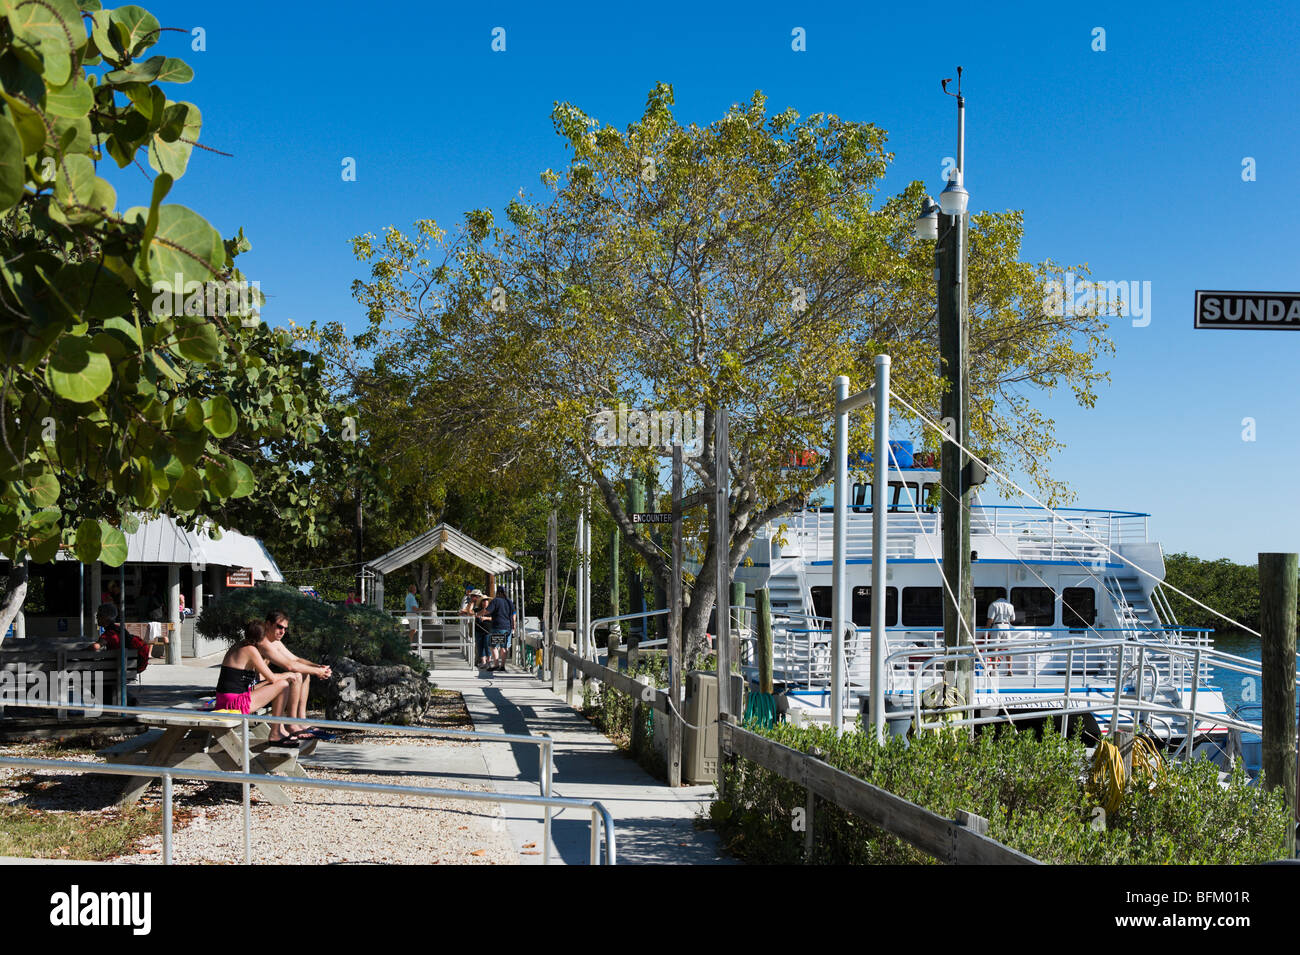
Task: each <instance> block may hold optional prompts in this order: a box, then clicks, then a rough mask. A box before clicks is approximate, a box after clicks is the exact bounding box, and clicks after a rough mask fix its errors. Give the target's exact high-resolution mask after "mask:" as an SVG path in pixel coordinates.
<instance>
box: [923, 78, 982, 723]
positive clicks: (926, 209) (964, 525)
mask: <svg viewBox="0 0 1300 955" xmlns="http://www.w3.org/2000/svg"><path fill="white" fill-rule="evenodd" d="M949 82H950V81H949V80H944V81H943V91H944V92H945V93H948V83H949ZM948 95H950V96H955V97H956V98H957V165H956V168H954V169H953V170H952V171H951V172H950V173H949V175H948V184H947V185H946V186H945V187H944V190H943V192H942V193H940V194H939V207H938V210H937V211H936V209H935V205H934V203H933V202H931V201H930V200H929V199H928V198H927V199H925V201H924V202H923V204H922V207H921V215H920V217H919V218H918V219H917V220H916V226H915V230H914V231H915V235H916V237H917V238H918V239H934V240H935V247H934V265H935V276H936V278H937V280H938V315H939V361H940V367H941V369H942V375H943V378H944V381H945V385H946V387H945V388H944V392H943V398H942V404H941V412H940V413H941V414H942V416H943V419H944V429H945V435H944V440H943V450H942V462H941V465H940V468H941V474H942V476H941V485H942V487H943V488H944V489H945V490H946V491H947V493H946V494H945V495H944V497H943V508H942V515H941V520H942V525H943V576H944V581H945V583H946V585H947V588H948V591H949V593H950V594H951V596H952V598H953V601H954V606H952V607H948V605H947V604H945V613H944V619H943V638H944V645H945V646H946V647H947V648H948V649H950V650H953V649H956V648H957V647H958V646H960V645H961V644H962V643H963V642H964V640H963V631H965V633H968V634H969V633H971V632H972V630H971V628H972V627H973V626H974V621H973V619H972V618H973V616H974V614H973V612H972V610H971V608H972V607H973V605H974V591H973V587H972V586H971V566H970V553H971V552H970V503H969V492H970V486H971V484H972V482H971V481H969V480H967V479H966V478H965V475H963V473H962V472H963V467H962V465H963V464H964V460H963V459H964V457H965V452H964V451H963V450H962V448H965V447H966V446H967V445H968V440H967V439H968V435H969V411H970V406H969V397H968V395H969V371H968V361H967V327H968V320H967V301H966V299H967V281H966V257H967V245H966V207H967V205H968V204H969V202H970V194H969V193H967V192H966V189H965V188H964V186H963V184H962V183H963V180H964V178H965V168H966V166H965V160H966V157H965V149H966V100H965V98H964V97H963V96H962V94H961V67H957V92H956V93H948ZM940 220H942V221H940ZM970 675H971V674H970V663H969V661H965V660H963V661H961V662H959V663H958V664H957V683H958V689H959V690H960V691H961V693H962V695H963V696H964V700H963V702H964V703H966V704H969V703H971V702H972V700H971V692H970V691H971V686H970V682H971V681H970Z"/></svg>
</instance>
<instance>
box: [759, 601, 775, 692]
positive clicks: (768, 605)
mask: <svg viewBox="0 0 1300 955" xmlns="http://www.w3.org/2000/svg"><path fill="white" fill-rule="evenodd" d="M754 615H755V616H756V617H757V618H758V620H757V622H756V624H755V627H754V636H755V637H756V638H757V639H756V640H755V643H754V646H755V655H756V656H757V658H758V692H760V693H771V692H772V688H773V685H774V684H773V681H772V595H771V593H770V592H769V591H768V589H767V588H766V587H760V588H759V589H758V590H756V591H754Z"/></svg>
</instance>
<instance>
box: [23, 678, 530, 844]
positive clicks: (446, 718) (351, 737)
mask: <svg viewBox="0 0 1300 955" xmlns="http://www.w3.org/2000/svg"><path fill="white" fill-rule="evenodd" d="M451 696H452V695H451V694H446V693H445V691H444V694H442V695H441V696H440V698H439V699H438V700H437V701H436V704H435V707H434V708H432V709H431V710H430V713H429V715H428V717H427V718H426V719H425V720H424V721H423V725H431V726H442V727H453V728H462V727H464V726H467V725H468V714H467V713H465V712H464V705H463V703H461V702H460V699H459V694H454V696H455V699H451V698H450V697H451ZM338 742H340V743H342V742H348V743H352V744H355V745H365V746H392V745H403V746H421V747H436V746H441V747H457V748H459V747H463V746H476V745H477V744H476V743H474V742H471V741H452V740H435V739H427V738H426V739H421V738H419V737H411V736H393V735H387V734H373V735H372V734H362V733H356V734H347V735H346V736H345V737H343V738H341V739H339V740H338ZM105 744H106V743H105V741H103V740H97V741H95V746H96V747H97V748H98V747H99V746H102V745H105ZM0 755H9V756H20V755H23V756H27V755H35V756H41V757H51V756H52V757H54V758H59V759H71V760H77V761H79V762H98V761H100V760H99V757H97V756H95V755H93V754H90V753H77V752H67V751H52V750H51V749H50V748H49V747H48V746H47V745H31V746H28V745H23V744H11V745H8V746H3V747H0ZM27 772H28V771H27V770H22V769H11V768H7V767H6V768H0V787H3V785H4V783H6V782H7V781H9V780H11V779H13V778H14V777H18V776H23V775H26V774H27ZM308 775H309V777H310V778H313V779H324V778H332V779H346V780H350V781H357V782H376V783H387V784H396V785H415V786H424V787H428V786H433V787H436V788H445V789H466V790H476V791H480V792H482V791H488V787H487V786H483V785H478V784H469V783H464V782H461V781H459V780H454V779H447V780H443V779H429V778H427V777H423V778H402V777H400V776H394V775H391V774H388V775H383V774H381V775H368V774H365V773H356V772H348V771H341V770H333V771H330V772H328V773H327V772H325V771H323V770H320V769H313V770H311V771H309V773H308ZM121 786H122V777H110V776H90V775H85V774H73V773H45V772H40V771H36V773H35V776H34V778H33V779H32V780H31V781H28V782H25V783H23V784H22V785H21V787H20V789H19V792H18V793H17V794H15V795H17V798H18V799H21V800H22V802H23V803H24V804H26V805H29V806H33V807H35V808H39V809H42V810H46V811H54V812H83V813H95V814H101V813H105V812H112V811H113V810H112V809H111V808H110V807H111V806H112V805H113V802H114V800H115V799H116V796H117V794H118V793H119V792H120V790H121ZM10 793H12V790H6V791H5V793H4V794H2V795H0V800H9V799H13V798H14V797H13V795H10ZM289 793H290V795H291V797H292V798H293V800H294V803H293V805H291V806H272V805H269V804H268V803H265V802H259V801H258V799H257V794H256V790H254V794H253V800H254V802H253V820H252V832H253V859H254V862H257V863H265V864H272V863H274V864H307V865H322V864H346V863H353V864H365V863H374V864H419V865H429V864H439V863H453V864H454V863H459V864H479V863H486V864H497V865H500V864H517V863H518V862H519V854H520V853H522V854H526V855H532V854H537V853H539V852H540V849H539V848H538V847H537V846H534V845H531V844H528V845H524V846H514V845H513V844H512V842H511V837H510V834H509V831H508V829H507V827H506V825H505V823H504V820H503V818H502V816H501V809H500V806H498V805H497V804H495V803H480V802H464V801H460V800H455V799H422V798H419V797H401V796H394V795H392V794H385V793H357V792H342V791H337V790H320V789H293V790H289ZM161 802H162V789H161V787H160V786H152V787H150V789H149V790H148V791H147V792H146V794H145V796H144V797H143V798H142V799H141V803H142V804H144V805H160V804H161ZM173 803H174V808H175V811H176V816H175V818H176V822H175V829H174V833H173V839H172V852H173V859H174V861H176V862H178V863H198V864H203V863H216V864H221V863H241V862H242V861H243V857H244V849H243V814H242V811H241V804H240V787H239V786H237V785H233V784H229V783H206V782H200V781H185V780H177V781H176V784H175V786H174V788H173ZM161 851H162V837H161V835H159V836H154V837H150V838H148V839H146V840H144V841H143V842H141V844H140V846H139V851H138V852H136V853H135V854H134V855H130V856H122V857H120V858H119V859H118V860H117V861H120V862H126V863H146V864H148V863H157V862H158V861H159V860H160V854H161Z"/></svg>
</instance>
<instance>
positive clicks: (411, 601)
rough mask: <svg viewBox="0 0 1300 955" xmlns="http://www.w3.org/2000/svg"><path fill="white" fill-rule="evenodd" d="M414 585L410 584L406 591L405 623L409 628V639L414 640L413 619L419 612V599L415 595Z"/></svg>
mask: <svg viewBox="0 0 1300 955" xmlns="http://www.w3.org/2000/svg"><path fill="white" fill-rule="evenodd" d="M415 593H416V589H415V584H411V586H410V587H408V588H407V590H406V622H407V623H408V624H409V625H410V627H411V633H410V639H411V640H412V641H414V640H415V618H416V614H418V613H419V612H420V598H419V597H417V596H416V595H415Z"/></svg>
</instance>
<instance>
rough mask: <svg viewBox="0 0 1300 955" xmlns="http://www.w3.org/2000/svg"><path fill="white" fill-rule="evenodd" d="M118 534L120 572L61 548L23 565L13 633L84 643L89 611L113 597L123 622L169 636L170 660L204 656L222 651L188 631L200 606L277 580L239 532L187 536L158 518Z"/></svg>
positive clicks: (3, 565)
mask: <svg viewBox="0 0 1300 955" xmlns="http://www.w3.org/2000/svg"><path fill="white" fill-rule="evenodd" d="M125 536H126V554H127V556H126V562H125V563H124V564H122V566H121V567H110V566H107V565H105V564H102V563H100V562H98V561H96V562H95V563H91V564H82V563H81V562H80V561H78V560H77V559H76V557H75V556H74V555H73V554H72V552H71V551H69V550H66V549H64V550H60V551H59V554H58V557H57V558H56V559H55V560H54V561H53V562H52V563H48V564H36V563H33V564H30V565H29V568H28V574H29V583H28V590H27V600H26V601H25V602H24V605H23V614H22V619H21V621H20V622H19V624H18V625H17V626H16V627H15V630H16V631H17V633H18V635H20V636H25V637H27V638H29V639H33V640H55V641H67V640H71V639H73V638H76V639H77V640H79V641H80V640H84V641H85V642H87V643H89V642H90V641H92V640H93V639H94V638H95V636H96V634H97V627H96V625H95V610H96V609H97V608H98V607H99V605H100V604H101V603H103V602H104V598H105V597H106V596H108V597H115V598H116V599H114V600H113V601H112V602H115V603H117V604H118V606H119V608H120V609H121V611H122V614H121V616H122V620H123V622H124V623H130V624H135V623H140V624H147V623H156V624H162V625H163V626H164V627H167V629H169V630H170V632H171V634H172V635H173V636H172V642H171V644H170V645H169V647H168V650H169V657H168V659H169V662H170V661H172V660H177V661H178V660H179V658H180V657H181V656H186V657H189V656H204V655H205V654H208V653H212V652H214V651H216V650H220V649H224V648H225V644H224V643H222V642H220V641H211V640H205V639H204V638H203V637H201V636H198V635H197V634H196V633H195V632H194V620H195V618H196V617H197V616H198V614H199V612H200V611H202V609H203V604H204V602H205V601H208V600H213V599H215V598H217V597H219V596H221V595H222V594H223V593H226V592H227V591H229V590H232V589H236V588H240V587H252V586H255V585H256V584H258V583H261V582H282V581H283V580H284V577H283V575H282V574H281V573H280V568H279V567H278V566H277V565H276V563H275V558H274V557H272V556H271V553H270V551H268V550H267V549H266V546H265V545H264V544H263V543H262V542H261V541H260V540H258V539H257V538H256V537H250V536H248V535H247V534H242V533H240V532H239V531H234V530H220V531H219V530H217V529H216V528H214V527H212V526H211V525H208V526H206V527H203V528H201V529H198V530H186V529H185V528H183V527H181V526H180V525H178V524H177V523H176V521H175V520H174V519H173V518H171V517H167V516H160V517H155V518H152V519H150V520H142V521H140V526H139V527H138V528H137V529H136V530H135V531H134V532H132V533H130V534H126V535H125ZM8 570H9V561H8V560H7V559H4V558H0V573H6V574H7V573H8ZM185 611H190V612H188V613H187V612H185ZM168 625H169V626H168Z"/></svg>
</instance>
